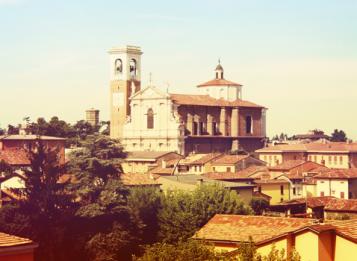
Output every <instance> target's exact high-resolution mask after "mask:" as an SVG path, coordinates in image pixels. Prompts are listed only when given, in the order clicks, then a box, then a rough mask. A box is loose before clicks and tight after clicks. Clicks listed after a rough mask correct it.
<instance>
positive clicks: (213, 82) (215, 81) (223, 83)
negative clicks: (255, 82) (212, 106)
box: [197, 79, 242, 87]
mask: <svg viewBox="0 0 357 261" xmlns="http://www.w3.org/2000/svg"><path fill="white" fill-rule="evenodd" d="M206 86H237V87H240V86H242V85H241V84H239V83H235V82H231V81H227V80H225V79H213V80H211V81H208V82H205V83H201V84H199V85H197V87H206Z"/></svg>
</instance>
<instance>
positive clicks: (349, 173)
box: [314, 168, 357, 179]
mask: <svg viewBox="0 0 357 261" xmlns="http://www.w3.org/2000/svg"><path fill="white" fill-rule="evenodd" d="M314 179H357V169H356V168H354V169H325V170H321V171H320V172H319V173H318V174H317V175H316V176H314Z"/></svg>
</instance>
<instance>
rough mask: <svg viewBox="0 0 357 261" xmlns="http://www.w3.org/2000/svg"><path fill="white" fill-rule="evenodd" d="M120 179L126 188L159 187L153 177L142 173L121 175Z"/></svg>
mask: <svg viewBox="0 0 357 261" xmlns="http://www.w3.org/2000/svg"><path fill="white" fill-rule="evenodd" d="M120 179H121V181H122V182H123V184H124V185H125V186H159V185H160V184H159V183H158V182H157V181H156V180H155V179H154V177H153V176H151V175H147V174H141V173H126V174H124V173H123V174H121V175H120Z"/></svg>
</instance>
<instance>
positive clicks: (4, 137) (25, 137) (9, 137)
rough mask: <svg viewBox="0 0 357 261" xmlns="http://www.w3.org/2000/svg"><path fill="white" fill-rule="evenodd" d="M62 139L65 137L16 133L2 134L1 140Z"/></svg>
mask: <svg viewBox="0 0 357 261" xmlns="http://www.w3.org/2000/svg"><path fill="white" fill-rule="evenodd" d="M38 139H40V140H61V141H65V140H66V139H65V138H60V137H53V136H38V135H33V134H26V135H21V134H16V135H2V136H0V140H38Z"/></svg>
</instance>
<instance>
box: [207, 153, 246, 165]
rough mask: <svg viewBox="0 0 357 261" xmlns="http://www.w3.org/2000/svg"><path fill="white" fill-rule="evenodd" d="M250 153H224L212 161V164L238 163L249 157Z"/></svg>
mask: <svg viewBox="0 0 357 261" xmlns="http://www.w3.org/2000/svg"><path fill="white" fill-rule="evenodd" d="M248 157H249V156H248V155H223V156H221V157H219V158H217V159H215V160H213V161H212V164H236V163H238V162H239V161H241V160H243V159H246V158H248Z"/></svg>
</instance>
